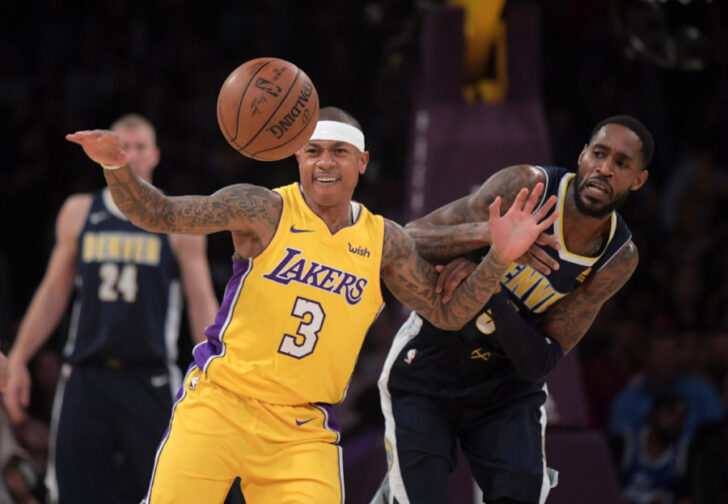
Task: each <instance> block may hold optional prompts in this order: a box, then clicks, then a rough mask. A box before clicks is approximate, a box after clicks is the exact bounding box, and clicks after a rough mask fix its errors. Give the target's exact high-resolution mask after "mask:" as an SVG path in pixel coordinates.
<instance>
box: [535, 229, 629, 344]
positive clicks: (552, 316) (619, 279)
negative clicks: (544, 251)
mask: <svg viewBox="0 0 728 504" xmlns="http://www.w3.org/2000/svg"><path fill="white" fill-rule="evenodd" d="M638 262H639V253H638V252H637V246H636V245H635V244H634V243H633V242H632V241H629V242H627V243H626V244H625V245H624V247H622V249H621V250H620V251H619V252H618V253H617V254H616V255H615V256H614V257H613V258H612V260H611V261H610V262H608V263H607V264H606V265H605V266H604V267H603V268H602V269H601V270H599V271H598V272H597V273H595V274H594V276H592V277H590V278H588V279H587V280H586V282H584V284H582V285H580V286H579V287H577V288H576V289H575V290H574V291H573V292H571V293H570V294H569V295H567V296H566V297H564V298H563V299H561V300H560V301H558V302H557V303H556V304H554V305H553V306H552V307H551V308H549V310H548V312H547V313H546V316H545V317H544V320H543V322H542V323H541V327H540V329H541V331H543V332H544V333H546V334H548V335H549V336H550V337H552V338H553V339H555V340H556V341H558V342H559V343H560V344H561V348H562V349H563V351H564V355H565V354H567V353H568V352H569V351H570V350H571V349H572V348H574V347H575V346H576V344H577V343H578V342H579V341H580V340H581V338H583V337H584V334H586V332H587V330H589V327H590V326H591V324H592V322H594V319H595V318H596V316H597V314H598V313H599V310H600V309H601V307H602V305H603V304H604V303H605V302H606V301H607V300H608V299H609V298H611V297H612V296H613V295H614V294H615V293H616V292H617V291H618V290H619V289H621V288H622V286H623V285H624V284H625V283H626V282H627V280H629V278H630V277H631V276H632V273H633V272H634V270H635V268H637V263H638Z"/></svg>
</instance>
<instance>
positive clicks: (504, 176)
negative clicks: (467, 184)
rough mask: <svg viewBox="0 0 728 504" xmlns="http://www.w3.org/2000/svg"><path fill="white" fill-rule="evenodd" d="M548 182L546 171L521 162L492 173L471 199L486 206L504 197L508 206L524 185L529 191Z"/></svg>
mask: <svg viewBox="0 0 728 504" xmlns="http://www.w3.org/2000/svg"><path fill="white" fill-rule="evenodd" d="M539 182H540V183H542V184H544V185H545V184H546V183H547V182H548V176H547V173H546V171H545V170H544V169H543V168H541V167H539V166H535V165H530V164H519V165H512V166H507V167H505V168H502V169H500V170H498V171H497V172H495V173H494V174H493V175H491V176H490V177H489V178H488V180H486V181H485V182H484V183H483V185H482V186H481V187H480V189H479V190H478V191H476V192H475V193H473V194H472V195H471V201H472V202H473V203H477V204H479V205H481V206H482V207H483V208H485V206H486V205H489V204H490V203H491V202H492V200H493V198H495V197H496V196H500V197H502V198H504V202H505V203H506V208H507V207H508V206H509V205H510V203H511V202H512V200H513V199H514V198H515V197H516V195H517V194H518V192H519V191H520V190H521V189H523V188H524V187H525V188H527V189H528V190H529V191H530V190H531V189H533V188H534V187H535V186H536V184H538V183H539Z"/></svg>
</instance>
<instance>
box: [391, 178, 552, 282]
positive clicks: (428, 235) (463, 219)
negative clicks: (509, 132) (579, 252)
mask: <svg viewBox="0 0 728 504" xmlns="http://www.w3.org/2000/svg"><path fill="white" fill-rule="evenodd" d="M539 182H542V183H545V182H546V176H545V174H544V172H543V170H540V169H538V168H536V167H533V166H531V165H516V166H510V167H508V168H504V169H502V170H500V171H498V172H497V173H495V174H494V175H492V176H491V177H490V178H488V180H486V181H485V183H483V185H482V186H481V187H480V188H479V189H478V190H477V191H475V192H474V193H473V194H470V195H468V196H464V197H462V198H460V199H458V200H455V201H453V202H451V203H448V204H447V205H444V206H442V207H440V208H438V209H437V210H434V211H433V212H431V213H429V214H427V215H425V216H424V217H421V218H419V219H415V220H413V221H411V222H409V223H408V224H407V225H406V226H405V230H406V231H407V233H408V234H409V235H410V236H412V238H413V239H414V240H415V243H416V245H417V250H418V252H419V253H420V255H422V257H424V258H425V259H427V260H428V261H431V262H440V263H441V262H446V261H447V260H449V259H452V258H454V257H457V256H459V255H462V254H464V253H466V252H470V251H471V250H476V249H479V248H481V247H485V246H489V245H490V243H491V239H490V223H489V211H488V208H489V206H490V205H491V203H493V201H494V200H495V198H496V197H497V196H500V197H501V198H502V200H503V207H504V208H510V206H511V204H512V203H513V201H514V200H515V198H516V196H517V195H518V192H519V191H520V190H521V189H522V188H524V187H525V188H527V189H529V190H531V189H533V188H534V187H535V186H536V184H537V183H539ZM536 243H539V244H542V245H547V246H552V247H553V246H555V245H556V242H555V241H554V240H552V239H549V237H547V236H541V237H539V239H538V240H537V241H536ZM532 250H533V253H534V254H535V255H537V256H538V258H539V259H540V260H541V261H546V264H547V265H548V266H549V267H554V266H556V264H555V262H554V261H552V260H550V259H549V258H548V255H547V254H545V253H543V252H542V251H540V250H539V249H538V248H537V247H534V248H533V249H532ZM539 252H540V253H539ZM524 259H530V258H524ZM519 262H522V261H519ZM533 262H535V264H534V266H535V267H536V268H537V269H539V270H541V269H542V268H541V267H540V266H541V264H540V263H539V261H533ZM543 272H544V273H548V271H543Z"/></svg>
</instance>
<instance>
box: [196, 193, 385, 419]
mask: <svg viewBox="0 0 728 504" xmlns="http://www.w3.org/2000/svg"><path fill="white" fill-rule="evenodd" d="M275 191H276V192H277V193H279V194H280V195H281V197H282V198H283V210H282V213H281V219H280V222H279V223H278V228H277V230H276V232H275V234H274V236H273V239H272V240H271V242H270V244H268V246H267V247H266V248H265V250H264V251H263V252H262V253H261V254H260V255H258V256H257V257H254V258H250V259H243V258H235V259H233V276H232V278H231V279H230V281H229V282H228V285H227V288H226V291H225V297H224V299H223V302H222V306H221V307H220V312H219V313H218V315H217V318H216V320H215V323H214V324H213V325H212V326H210V327H208V328H207V330H206V335H207V341H206V342H204V343H202V344H200V345H198V346H197V347H195V349H194V357H195V363H196V364H197V365H198V366H199V367H200V368H201V369H202V370H203V371H204V372H205V373H207V375H208V377H209V378H210V379H211V380H212V381H214V382H215V383H217V384H218V385H220V386H221V387H224V388H226V389H228V390H230V391H232V392H234V393H236V394H238V395H241V396H245V397H252V398H255V399H258V400H261V401H266V402H269V403H273V404H289V405H290V404H302V403H309V402H322V403H337V402H339V401H341V400H342V399H343V398H344V395H345V393H346V387H347V385H348V383H349V379H350V377H351V374H352V372H353V370H354V365H355V363H356V359H357V356H358V354H359V350H360V349H361V345H362V342H363V341H364V336H365V335H366V333H367V331H368V330H369V327H370V326H371V325H372V323H373V322H374V320H375V319H376V317H377V315H378V314H379V312H380V311H381V309H382V307H383V299H382V293H381V287H380V281H379V274H380V268H381V255H382V243H383V238H384V221H383V219H382V217H381V216H379V215H373V214H371V213H370V212H369V211H368V210H367V209H366V208H365V207H364V206H363V205H360V204H358V203H354V202H352V213H353V217H354V219H353V222H354V223H353V224H352V225H351V226H347V227H344V228H342V229H340V230H339V231H337V232H336V233H334V234H332V233H331V232H330V231H329V229H328V227H327V225H326V223H325V222H324V221H323V220H322V219H321V218H320V217H319V216H318V215H316V214H315V213H314V212H313V210H311V208H310V207H309V206H308V204H307V203H306V202H305V200H304V198H303V194H302V193H301V188H300V186H299V184H298V183H294V184H291V185H288V186H285V187H280V188H277V189H275Z"/></svg>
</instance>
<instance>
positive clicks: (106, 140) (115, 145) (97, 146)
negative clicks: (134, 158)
mask: <svg viewBox="0 0 728 504" xmlns="http://www.w3.org/2000/svg"><path fill="white" fill-rule="evenodd" d="M66 140H68V141H69V142H73V143H77V144H78V145H80V146H81V147H83V151H84V152H85V153H86V155H87V156H88V157H89V158H90V159H91V160H92V161H95V162H96V163H99V164H102V165H106V166H123V165H125V164H127V163H128V162H129V155H128V154H127V153H126V152H124V150H123V149H122V148H121V143H120V142H119V137H118V135H117V134H116V133H114V132H113V131H110V130H86V131H77V132H76V133H71V134H69V135H66Z"/></svg>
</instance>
